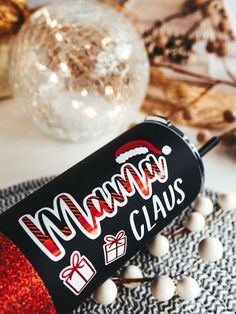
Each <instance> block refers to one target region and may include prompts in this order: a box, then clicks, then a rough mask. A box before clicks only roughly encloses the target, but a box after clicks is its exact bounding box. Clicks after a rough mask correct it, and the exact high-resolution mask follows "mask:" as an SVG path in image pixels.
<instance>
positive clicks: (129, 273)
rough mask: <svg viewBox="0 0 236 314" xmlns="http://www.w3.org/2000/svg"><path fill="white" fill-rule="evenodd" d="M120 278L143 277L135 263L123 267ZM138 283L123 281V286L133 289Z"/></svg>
mask: <svg viewBox="0 0 236 314" xmlns="http://www.w3.org/2000/svg"><path fill="white" fill-rule="evenodd" d="M121 277H122V278H124V279H125V278H143V274H142V271H141V269H140V268H139V267H138V266H135V265H129V266H127V267H125V268H124V271H123V273H122V275H121ZM139 285H140V282H131V283H124V284H123V286H124V287H126V288H129V289H134V288H136V287H138V286H139Z"/></svg>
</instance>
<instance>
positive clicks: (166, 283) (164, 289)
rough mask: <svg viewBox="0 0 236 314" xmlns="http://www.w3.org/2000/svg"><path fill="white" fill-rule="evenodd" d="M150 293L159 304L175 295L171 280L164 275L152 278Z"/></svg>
mask: <svg viewBox="0 0 236 314" xmlns="http://www.w3.org/2000/svg"><path fill="white" fill-rule="evenodd" d="M151 293H152V295H153V296H154V298H155V299H157V301H159V302H165V301H169V300H170V299H171V298H172V297H173V296H174V294H175V284H174V281H173V279H171V278H170V277H168V276H166V275H161V276H158V277H156V278H154V279H153V281H152V283H151Z"/></svg>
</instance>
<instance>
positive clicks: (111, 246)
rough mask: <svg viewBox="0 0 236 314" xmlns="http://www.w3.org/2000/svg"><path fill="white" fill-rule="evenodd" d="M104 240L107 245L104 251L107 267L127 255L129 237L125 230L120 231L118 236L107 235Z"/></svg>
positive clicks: (104, 246)
mask: <svg viewBox="0 0 236 314" xmlns="http://www.w3.org/2000/svg"><path fill="white" fill-rule="evenodd" d="M104 240H105V242H106V243H105V244H104V245H103V251H104V260H105V264H106V265H107V264H110V263H112V262H114V261H115V260H117V259H119V258H120V257H121V256H123V255H125V253H126V247H127V237H126V235H125V232H124V230H121V231H119V232H118V233H117V235H116V236H113V235H107V236H105V238H104Z"/></svg>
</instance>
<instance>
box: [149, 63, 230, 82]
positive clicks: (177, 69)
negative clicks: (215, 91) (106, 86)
mask: <svg viewBox="0 0 236 314" xmlns="http://www.w3.org/2000/svg"><path fill="white" fill-rule="evenodd" d="M152 66H154V67H158V68H166V69H169V70H172V71H174V72H176V73H180V74H184V75H186V76H191V77H194V78H197V79H200V80H202V81H203V84H204V83H205V84H206V83H208V84H209V85H218V84H223V85H228V86H231V87H236V83H235V82H232V81H228V80H222V79H216V78H212V77H210V76H207V75H203V74H199V73H195V72H192V71H189V70H185V69H182V68H180V67H178V66H175V65H173V64H167V63H161V62H152Z"/></svg>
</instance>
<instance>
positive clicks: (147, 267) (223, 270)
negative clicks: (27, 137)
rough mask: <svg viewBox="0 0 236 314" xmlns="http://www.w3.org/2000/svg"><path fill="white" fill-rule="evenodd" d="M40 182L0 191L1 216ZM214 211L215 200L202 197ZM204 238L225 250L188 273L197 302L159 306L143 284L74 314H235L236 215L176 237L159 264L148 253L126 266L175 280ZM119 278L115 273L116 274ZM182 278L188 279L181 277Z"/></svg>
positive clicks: (85, 305) (87, 303)
mask: <svg viewBox="0 0 236 314" xmlns="http://www.w3.org/2000/svg"><path fill="white" fill-rule="evenodd" d="M48 180H49V178H43V179H38V180H33V181H28V182H24V183H21V184H18V185H15V186H12V187H9V188H8V189H5V190H0V212H2V211H4V210H5V209H7V208H8V207H10V206H11V205H13V204H15V203H16V202H18V201H20V200H21V199H23V198H24V197H25V196H27V195H29V194H30V193H32V192H33V191H35V190H36V189H37V188H39V187H40V186H42V185H43V184H45V183H46V182H48ZM204 193H205V194H206V195H207V196H209V197H210V198H211V199H212V200H213V202H214V204H215V209H216V208H217V204H216V197H217V194H216V193H214V192H211V191H205V192H204ZM185 215H186V213H183V214H182V215H181V216H179V217H177V218H176V219H175V220H174V221H173V222H172V224H171V225H169V226H168V227H167V228H166V230H169V229H172V230H173V229H176V228H178V226H180V225H181V223H182V221H183V218H184V216H185ZM205 235H211V236H213V237H216V238H218V239H219V240H220V241H221V242H222V244H223V246H224V256H223V258H222V259H221V260H220V261H218V262H217V263H198V264H197V265H196V266H195V267H194V268H192V270H191V272H190V276H192V277H193V278H195V279H196V280H197V281H198V283H199V284H200V286H201V296H200V297H199V298H198V299H196V300H195V301H194V302H186V301H185V302H182V301H180V300H179V298H178V297H177V296H175V297H174V298H173V299H172V300H170V301H169V302H162V303H158V302H157V301H156V300H155V299H154V298H153V297H152V296H151V293H150V287H149V285H148V284H143V285H141V286H139V287H138V288H136V289H134V290H128V289H125V288H123V287H119V292H118V298H117V299H116V301H115V302H114V303H112V304H111V305H109V306H107V307H105V306H102V305H97V304H96V303H95V302H94V301H93V300H92V299H87V300H86V301H85V302H83V303H82V304H81V305H80V306H79V307H78V309H77V310H75V311H74V313H86V314H92V313H96V314H97V313H99V314H100V313H101V314H102V313H104V314H120V313H121V314H123V313H124V314H131V313H132V314H133V313H134V314H135V313H145V314H152V313H153V314H154V313H155V314H156V313H161V314H168V313H171V314H186V313H188V314H190V313H191V314H200V313H201V314H206V313H207V314H213V313H214V314H215V313H217V314H226V313H227V314H235V313H236V210H235V211H233V212H228V213H224V214H222V215H221V216H220V219H218V220H216V221H214V222H213V224H211V225H210V226H209V227H207V228H205V230H204V231H202V232H199V233H196V234H185V235H179V236H175V237H174V238H173V239H171V241H170V253H169V254H168V255H167V256H164V257H163V258H162V259H158V258H155V257H152V256H151V255H150V254H149V253H148V252H147V250H145V249H144V250H143V251H141V252H139V253H138V254H137V255H136V256H135V257H133V258H132V259H131V260H130V261H129V263H131V264H134V265H137V266H139V267H140V268H141V269H142V271H143V274H144V275H145V276H154V275H155V274H172V275H174V274H177V273H179V272H180V271H181V270H183V268H186V266H188V265H190V264H191V262H192V261H193V260H194V259H195V258H196V257H197V244H198V242H199V240H200V239H201V238H203V237H204V236H205ZM118 274H119V273H118ZM115 275H117V274H115ZM186 275H187V273H186Z"/></svg>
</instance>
